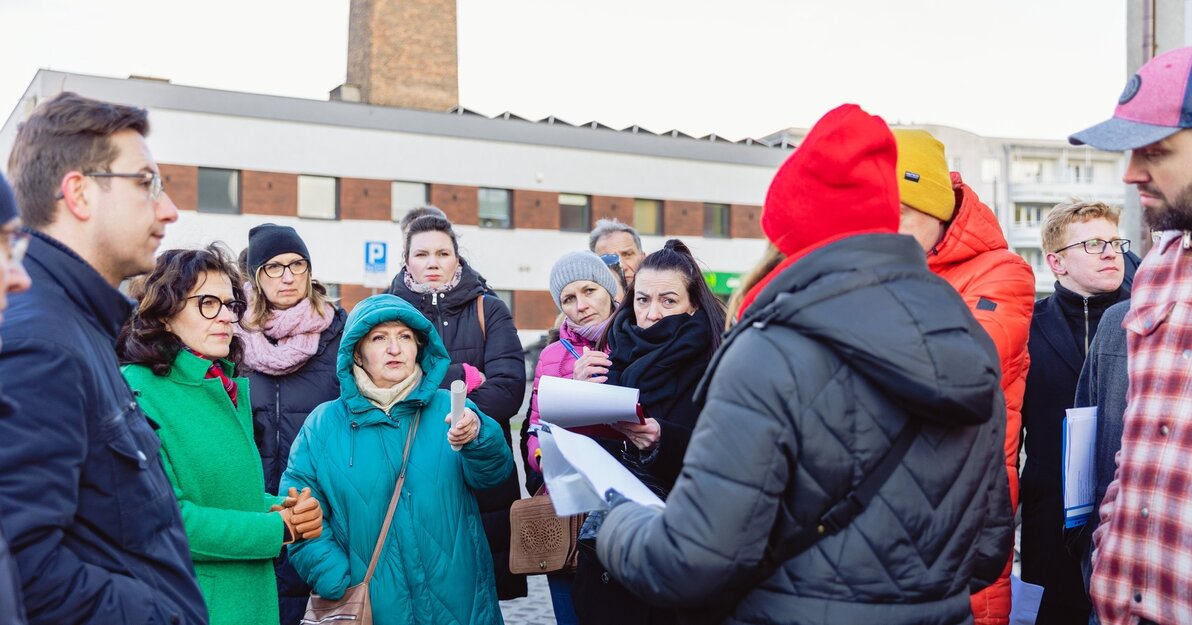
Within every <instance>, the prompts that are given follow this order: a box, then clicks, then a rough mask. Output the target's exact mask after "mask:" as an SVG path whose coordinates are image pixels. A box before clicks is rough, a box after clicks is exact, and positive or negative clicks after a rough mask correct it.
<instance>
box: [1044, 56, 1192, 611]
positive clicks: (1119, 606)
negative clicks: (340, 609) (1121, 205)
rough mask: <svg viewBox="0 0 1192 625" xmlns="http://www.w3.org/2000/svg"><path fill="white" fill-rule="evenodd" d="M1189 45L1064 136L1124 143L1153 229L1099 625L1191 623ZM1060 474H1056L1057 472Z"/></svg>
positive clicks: (1138, 306) (1099, 564)
mask: <svg viewBox="0 0 1192 625" xmlns="http://www.w3.org/2000/svg"><path fill="white" fill-rule="evenodd" d="M1190 77H1192V47H1190V48H1180V49H1178V50H1173V51H1171V52H1168V53H1166V54H1163V55H1160V56H1158V57H1155V58H1154V59H1152V60H1151V61H1150V62H1149V63H1147V64H1146V65H1144V66H1143V67H1142V68H1141V69H1140V70H1139V71H1138V73H1137V74H1136V75H1134V76H1133V77H1132V78H1131V79H1130V81H1129V83H1128V84H1127V85H1126V89H1125V91H1124V92H1123V93H1122V96H1121V98H1120V99H1119V100H1118V107H1117V110H1116V111H1115V113H1114V116H1113V118H1112V119H1110V120H1108V121H1106V122H1103V123H1101V124H1098V125H1096V126H1093V127H1092V128H1089V129H1087V130H1084V131H1082V132H1079V133H1077V134H1075V135H1072V137H1070V138H1069V140H1070V141H1071V142H1072V143H1073V144H1076V145H1080V144H1088V145H1091V146H1093V147H1096V148H1098V149H1102V150H1112V151H1116V150H1132V151H1133V152H1132V154H1131V156H1130V164H1129V166H1128V167H1127V168H1126V175H1125V177H1124V180H1125V182H1127V183H1130V184H1134V185H1136V186H1137V187H1138V192H1139V196H1140V199H1141V203H1142V206H1143V208H1144V209H1145V217H1146V221H1147V224H1148V225H1149V226H1150V228H1151V229H1152V230H1153V231H1156V232H1161V233H1162V235H1161V237H1160V239H1159V241H1158V243H1157V244H1156V245H1155V246H1154V248H1152V249H1151V251H1150V253H1149V254H1148V255H1147V257H1146V260H1145V262H1144V263H1143V265H1142V267H1141V268H1140V269H1139V270H1138V275H1137V276H1136V277H1135V280H1134V295H1133V298H1132V300H1131V301H1132V303H1131V306H1130V312H1129V313H1128V314H1127V315H1126V318H1125V321H1124V322H1123V326H1124V327H1125V328H1126V336H1127V338H1126V341H1127V353H1128V358H1129V369H1130V373H1129V375H1130V390H1129V393H1128V396H1127V407H1126V414H1125V431H1124V433H1123V435H1122V448H1121V451H1119V452H1118V454H1117V457H1116V461H1117V472H1116V474H1115V476H1114V480H1113V482H1112V483H1111V484H1110V485H1109V489H1108V491H1107V492H1106V493H1105V500H1104V501H1103V502H1102V503H1101V513H1100V516H1101V519H1100V520H1101V523H1100V526H1099V527H1098V528H1097V530H1096V532H1095V533H1094V534H1093V546H1094V551H1093V576H1092V581H1091V582H1090V595H1091V597H1092V601H1093V606H1094V608H1095V609H1096V611H1097V616H1098V617H1099V618H1100V621H1101V623H1102V624H1103V625H1133V624H1134V623H1142V624H1146V623H1159V624H1162V625H1176V624H1183V623H1192V80H1190ZM1057 479H1058V476H1057Z"/></svg>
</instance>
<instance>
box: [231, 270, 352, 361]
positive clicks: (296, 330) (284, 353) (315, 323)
mask: <svg viewBox="0 0 1192 625" xmlns="http://www.w3.org/2000/svg"><path fill="white" fill-rule="evenodd" d="M244 293H245V298H246V299H248V300H249V302H248V306H249V309H251V308H252V299H253V295H255V294H254V293H253V291H252V290H251V288H249V287H247V286H246V288H245V289H244ZM334 317H335V308H334V307H332V306H330V305H328V306H327V308H326V310H325V311H324V314H323V315H318V314H316V313H315V311H314V309H313V308H311V305H310V299H307V298H304V299H303V300H302V301H300V302H298V303H297V304H295V305H294V307H293V308H289V309H286V310H274V311H272V312H270V313H269V316H268V317H267V318H266V319H265V323H264V328H263V330H260V331H252V330H245V329H244V328H242V327H240V326H239V325H237V326H236V336H239V337H240V338H241V339H242V340H243V341H244V366H245V367H248V368H249V369H251V370H253V371H260V372H261V373H267V374H269V375H285V374H287V373H292V372H294V371H296V370H297V369H298V368H299V367H301V366H302V365H304V364H306V361H308V360H310V357H311V356H314V355H315V352H316V351H318V349H319V335H320V334H322V333H323V330H326V329H327V328H328V327H329V326H330V325H331V320H332V319H333V318H334ZM270 339H272V340H270Z"/></svg>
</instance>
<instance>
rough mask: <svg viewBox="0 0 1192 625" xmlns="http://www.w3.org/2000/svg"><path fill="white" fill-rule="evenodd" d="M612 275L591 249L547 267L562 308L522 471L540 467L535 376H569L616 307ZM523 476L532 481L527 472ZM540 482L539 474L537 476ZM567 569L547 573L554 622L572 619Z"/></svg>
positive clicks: (541, 369)
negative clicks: (527, 476) (560, 324)
mask: <svg viewBox="0 0 1192 625" xmlns="http://www.w3.org/2000/svg"><path fill="white" fill-rule="evenodd" d="M616 293H617V277H616V276H614V275H613V272H612V270H611V269H609V268H608V265H605V264H604V261H603V260H600V257H599V256H597V255H595V254H593V253H592V252H588V251H583V252H571V253H569V254H564V255H563V257H562V258H560V259H559V260H557V261H555V266H554V267H552V268H551V270H550V295H551V297H552V298H553V299H554V300H555V305H556V306H558V307H559V310H560V311H562V312H563V325H562V327H560V328H559V340H558V341H555V342H554V343H551V344H550V345H547V346H546V347H545V348H543V350H542V354H541V355H540V356H539V357H538V366H537V367H535V368H534V391H533V393H532V394H531V395H530V418H529V419H528V420H527V421H528V423H529V429H528V432H527V434H526V436H525V439H524V440H525V449H524V450H525V452H526V465H525V466H526V471H527V474H528V473H529V472H531V471H533V472H541V471H542V469H541V467H539V465H538V459H539V458H540V457H541V453H540V452H539V451H538V434H537V432H538V422H539V418H538V382H539V380H541V379H542V376H552V377H556V378H570V377H571V375H572V372H573V371H574V370H575V361H576V360H578V359H579V357H580V355H582V354H583V353H584V352H585V351H589V350H595V349H596V341H597V340H599V339H600V336H601V335H602V334H604V330H605V328H607V327H608V322H609V320H610V319H611V318H612V312H613V309H614V308H615V307H616V304H617V303H616V301H614V300H615V299H616ZM527 481H531V480H530V479H529V478H527ZM539 482H541V480H539ZM573 577H574V575H572V574H570V573H566V574H564V573H556V574H550V575H547V576H546V580H547V583H548V584H549V585H550V590H551V593H550V594H551V602H552V603H553V604H554V608H555V622H557V623H560V624H570V623H575V622H577V620H576V617H575V609H574V608H573V607H572V605H571V580H572V578H573Z"/></svg>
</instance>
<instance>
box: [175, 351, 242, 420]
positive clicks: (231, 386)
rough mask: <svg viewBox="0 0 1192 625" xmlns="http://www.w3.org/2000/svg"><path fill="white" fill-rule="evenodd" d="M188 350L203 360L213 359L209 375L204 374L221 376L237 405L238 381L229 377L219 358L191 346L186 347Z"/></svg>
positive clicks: (222, 382)
mask: <svg viewBox="0 0 1192 625" xmlns="http://www.w3.org/2000/svg"><path fill="white" fill-rule="evenodd" d="M186 351H188V352H190V353H192V354H194V355H195V356H198V357H199V358H202V359H203V360H210V361H211V368H210V369H207V375H206V376H204V379H206V380H210V379H212V378H219V381H220V383H221V384H223V387H224V390H225V391H227V393H228V398H229V399H231V400H232V405H233V406H237V404H236V382H234V381H233V380H232V378H229V377H228V374H226V373H224V370H223V367H221V366H219V360H217V359H214V358H208V357H206V356H204V355H202V354H200V353H198V352H196V351H195V350H193V349H191V348H189V347H187V348H186Z"/></svg>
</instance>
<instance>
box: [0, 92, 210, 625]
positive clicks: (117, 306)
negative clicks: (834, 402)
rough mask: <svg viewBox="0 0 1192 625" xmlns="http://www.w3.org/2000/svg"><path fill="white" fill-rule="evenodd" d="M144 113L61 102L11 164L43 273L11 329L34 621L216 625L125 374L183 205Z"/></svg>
mask: <svg viewBox="0 0 1192 625" xmlns="http://www.w3.org/2000/svg"><path fill="white" fill-rule="evenodd" d="M148 132H149V122H148V117H147V113H146V111H145V110H143V109H139V108H134V107H128V106H121V105H116V104H110V103H106V102H99V101H95V100H89V99H87V98H83V97H80V96H78V95H75V94H72V93H63V94H60V95H58V96H56V97H55V98H53V99H51V100H49V101H47V102H45V103H43V104H42V105H41V106H40V107H38V108H37V110H35V111H34V112H33V114H32V115H31V116H30V117H29V119H28V120H26V121H25V122H24V123H23V124H22V125H21V127H20V129H19V130H18V131H17V137H16V141H15V143H14V145H13V150H12V154H11V155H10V157H9V161H8V171H9V173H10V175H11V176H12V181H13V187H14V188H15V191H16V196H17V200H18V202H19V204H20V206H21V218H22V220H23V221H24V223H25V226H26V227H27V228H29V231H30V234H31V235H32V236H31V238H30V240H29V243H28V251H27V253H26V255H25V260H24V265H25V268H26V269H28V272H29V275H30V276H31V278H32V280H33V286H32V288H31V289H29V291H28V292H27V293H22V294H19V295H16V296H15V297H12V298H10V301H9V308H8V311H7V318H6V320H5V324H4V326H3V327H0V336H3V347H4V349H3V351H2V352H0V379H2V380H4V385H5V389H6V392H7V393H9V394H10V396H11V397H12V398H13V400H15V403H16V404H17V406H18V407H19V408H18V410H17V411H16V412H15V413H14V414H12V415H10V416H8V417H7V418H4V419H0V441H3V444H0V510H2V511H3V515H2V516H0V528H2V529H3V531H4V534H5V535H6V536H7V538H8V539H9V541H10V544H11V545H12V550H13V553H14V555H15V558H16V563H17V568H18V570H19V571H20V574H21V577H22V584H23V587H22V594H23V599H24V603H25V609H26V611H27V614H28V619H29V622H30V623H55V624H73V623H94V624H96V625H98V624H100V623H150V622H152V623H164V624H183V623H185V624H191V623H194V624H198V623H205V622H207V618H208V617H207V610H206V607H205V605H204V603H203V597H202V595H201V594H200V592H199V587H198V584H197V583H196V580H195V576H194V568H193V566H192V564H191V559H190V553H189V549H188V546H187V540H186V535H185V533H184V530H183V525H182V518H181V515H180V512H179V508H178V503H177V501H176V500H175V498H174V493H173V490H172V488H171V487H170V483H169V481H168V480H167V478H166V475H165V472H164V470H163V467H162V461H161V459H160V456H159V454H158V449H159V447H160V441H159V440H158V438H157V436H156V435H155V434H154V432H153V429H152V428H151V426H150V424H149V422H148V421H147V419H146V418H145V416H144V414H143V413H142V411H141V410H140V409H139V408H138V406H137V403H136V401H134V397H133V394H132V391H131V390H130V389H129V387H128V384H127V383H126V382H125V381H124V378H123V377H122V376H121V375H120V370H119V366H118V363H117V360H116V354H115V341H116V336H117V333H118V332H119V331H120V328H121V325H122V324H124V322H125V321H126V320H127V319H128V317H129V314H130V312H131V310H132V307H131V302H129V300H128V299H127V298H125V297H124V296H123V295H122V294H121V293H120V292H119V291H118V290H117V289H116V287H117V286H118V285H119V284H120V282H121V281H122V280H124V279H125V278H128V277H131V276H135V275H138V274H141V273H145V272H147V271H149V270H151V269H153V267H154V253H155V252H156V251H157V248H158V246H159V245H160V244H161V239H162V236H163V235H164V233H165V227H166V225H167V224H169V223H171V222H173V221H175V220H176V219H177V218H178V211H177V208H176V207H175V206H174V204H173V202H171V201H170V198H169V196H168V195H166V194H165V193H163V192H162V190H161V181H160V174H159V173H158V168H157V164H156V163H155V162H154V160H153V157H152V155H151V154H150V152H149V148H148V146H147V145H146V143H145V135H147V134H148Z"/></svg>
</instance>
